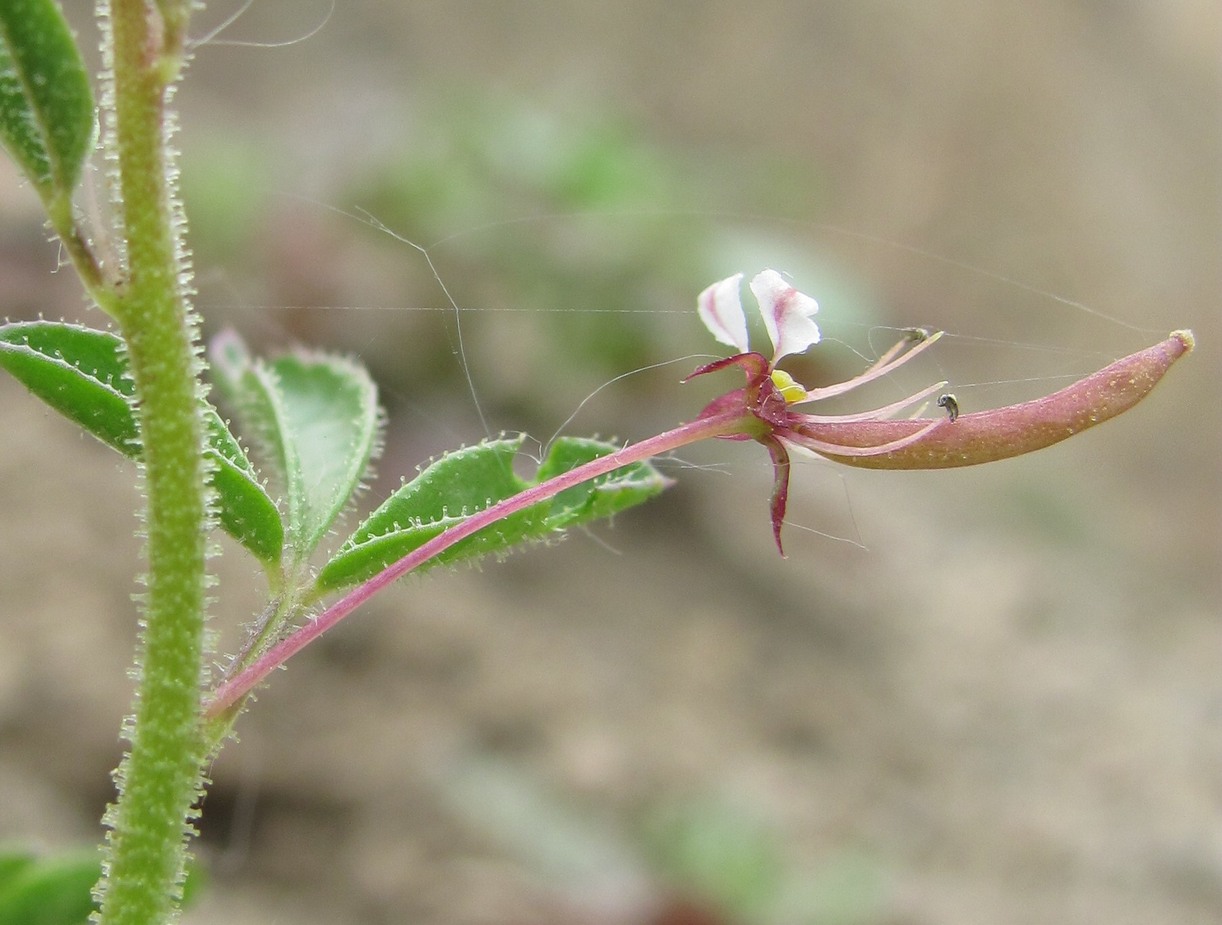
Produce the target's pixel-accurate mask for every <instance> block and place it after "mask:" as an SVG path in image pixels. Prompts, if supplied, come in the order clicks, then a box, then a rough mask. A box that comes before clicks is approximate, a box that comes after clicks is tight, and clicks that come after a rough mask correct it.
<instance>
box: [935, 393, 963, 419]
mask: <svg viewBox="0 0 1222 925" xmlns="http://www.w3.org/2000/svg"><path fill="white" fill-rule="evenodd" d="M938 407H939V408H945V409H946V414H947V416H948V417H949V418H950V419H951V420H952V421H953V420H954V419H955V418H957V417H958V416H959V400H958V399H957V398H955V396H954V395H952V394H951V393H950V392H947V393H946V394H945V395H941V396H939V397H938Z"/></svg>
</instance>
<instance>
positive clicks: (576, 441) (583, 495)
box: [535, 437, 670, 530]
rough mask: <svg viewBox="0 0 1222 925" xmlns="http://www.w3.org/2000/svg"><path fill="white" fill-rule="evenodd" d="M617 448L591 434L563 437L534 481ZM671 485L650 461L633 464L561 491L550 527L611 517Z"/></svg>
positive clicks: (560, 528)
mask: <svg viewBox="0 0 1222 925" xmlns="http://www.w3.org/2000/svg"><path fill="white" fill-rule="evenodd" d="M618 449H619V446H618V445H616V444H613V443H607V442H606V441H603V440H593V439H591V438H589V437H560V438H558V439H557V440H556V441H555V442H554V443H552V445H551V448H550V449H549V451H548V454H547V458H546V459H545V460H543V463H542V465H540V466H539V471H538V472H537V473H536V474H535V484H542V483H543V482H546V481H547V480H548V479H550V478H553V477H555V476H557V475H560V474H562V473H564V472H568V471H569V470H571V469H576V468H577V467H578V466H581V465H584V464H585V463H588V462H591V461H593V460H595V459H600V458H601V457H603V456H606V455H607V454H608V453H614V452H615V451H616V450H618ZM668 484H670V483H669V481H668V480H667V479H666V478H665V477H664V476H663V475H662V474H661V473H659V472H658V470H657V469H655V468H654V467H653V466H651V465H650V464H649V463H646V462H638V463H632V464H630V465H627V466H624V467H623V468H621V469H616V470H614V471H613V472H609V473H607V474H606V475H600V476H599V477H598V478H596V479H591V480H590V481H588V482H582V483H581V484H580V485H574V486H573V487H572V488H568V489H565V490H564V491H562V492H561V493H560V494H558V495H557V496H556V497H555V498H554V499H553V501H552V510H551V512H550V514H549V515H548V520H547V523H548V526H549V527H550V528H551V529H553V530H563V529H566V528H568V527H574V526H577V525H578V524H583V523H587V522H589V521H591V520H598V519H600V518H602V517H610V516H612V515H613V514H617V513H619V512H620V511H622V510H625V509H626V508H630V507H635V506H636V505H638V504H641V503H642V502H644V501H648V500H649V499H650V498H652V497H653V496H654V495H656V494H658V493H659V492H661V491H662V490H663V489H665V488H666V486H667V485H668Z"/></svg>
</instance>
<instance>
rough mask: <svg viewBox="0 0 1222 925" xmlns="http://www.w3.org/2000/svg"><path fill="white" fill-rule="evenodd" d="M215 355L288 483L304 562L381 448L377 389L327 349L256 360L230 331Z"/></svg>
mask: <svg viewBox="0 0 1222 925" xmlns="http://www.w3.org/2000/svg"><path fill="white" fill-rule="evenodd" d="M210 355H211V358H212V361H213V368H214V370H215V371H216V372H217V374H218V377H219V384H220V386H221V388H222V390H223V391H224V392H225V393H226V395H227V396H228V397H229V398H230V399H231V400H232V401H233V403H234V405H235V407H236V409H237V411H238V414H239V415H240V417H241V418H242V423H243V425H244V426H245V428H246V430H247V432H248V434H249V436H250V439H252V440H253V441H255V442H256V444H257V446H258V447H259V449H260V450H261V451H262V456H263V457H265V462H266V464H267V465H269V466H270V467H272V469H274V471H275V473H276V478H277V480H278V481H279V483H280V484H281V486H282V487H283V489H284V493H285V498H286V505H287V509H288V510H287V533H288V545H289V547H290V548H291V549H292V550H293V556H294V559H295V561H296V562H299V563H300V562H304V561H305V560H306V559H307V558H308V557H309V555H310V554H311V553H312V552H313V551H314V549H315V548H316V547H317V546H318V544H319V542H320V541H321V540H322V538H323V537H324V536H325V535H326V533H327V531H328V530H329V529H330V528H331V525H332V524H333V523H334V522H335V520H336V518H337V517H339V515H340V514H341V513H342V512H343V510H344V508H345V507H346V506H347V505H348V504H349V502H350V501H351V499H352V496H353V495H354V494H355V492H356V491H357V489H358V488H359V487H360V484H361V479H362V478H364V476H365V473H366V471H367V470H368V468H369V465H370V462H371V461H372V460H373V458H374V456H375V455H376V453H377V450H378V448H379V437H380V431H381V426H380V425H381V414H380V412H379V410H378V393H377V387H376V386H375V385H374V384H373V380H371V379H370V378H369V374H368V373H367V372H366V371H365V369H364V367H362V366H361V365H360V364H358V363H356V362H354V361H352V360H349V359H346V358H344V357H338V356H330V355H323V354H311V353H297V354H287V355H285V356H281V357H277V358H275V359H273V360H260V359H254V358H252V357H251V356H250V354H249V353H248V352H247V350H246V347H245V345H244V344H243V343H242V341H241V339H240V338H239V337H238V336H237V334H235V333H234V332H232V331H226V332H223V333H221V334H220V335H218V336H217V337H216V338H215V339H214V340H213V342H212V345H211V348H210Z"/></svg>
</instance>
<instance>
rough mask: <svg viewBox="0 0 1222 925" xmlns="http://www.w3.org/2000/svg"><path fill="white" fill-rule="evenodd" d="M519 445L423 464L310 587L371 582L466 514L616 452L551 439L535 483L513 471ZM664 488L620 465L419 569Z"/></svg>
mask: <svg viewBox="0 0 1222 925" xmlns="http://www.w3.org/2000/svg"><path fill="white" fill-rule="evenodd" d="M522 441H523V438H522V437H514V438H503V439H500V440H491V441H486V442H484V443H480V444H478V445H476V446H472V447H466V448H464V449H461V450H457V451H455V452H453V453H447V454H446V455H445V456H443V457H441V458H440V459H438V460H437V461H435V462H433V463H432V464H430V465H429V466H428V467H426V468H425V469H424V470H423V471H422V472H421V473H420V475H418V476H417V477H416V478H414V479H412V481H410V482H408V483H407V484H405V485H404V486H403V487H401V488H400V489H399V490H398V491H397V492H395V493H394V495H392V496H391V497H390V498H389V499H388V500H387V501H386V502H385V503H384V504H383V505H382V506H381V507H380V508H378V510H377V511H375V512H374V513H373V514H372V515H370V517H369V519H368V520H366V521H365V522H364V523H363V524H361V526H360V527H359V528H358V529H357V531H356V532H355V533H354V534H353V535H352V536H351V537H350V538H349V539H348V540H347V541H346V542H345V543H344V545H343V546H342V547H341V548H340V550H339V552H338V553H336V555H335V557H334V558H333V559H332V560H331V561H330V562H328V563H327V564H326V566H324V567H323V569H322V571H321V572H320V573H319V575H318V580H317V582H316V585H315V587H316V589H317V590H318V591H319V592H320V593H325V592H327V591H333V590H336V589H338V588H342V587H346V586H348V585H353V584H357V583H358V582H361V581H364V580H366V579H368V578H371V577H373V576H374V575H376V574H377V573H378V572H380V571H382V570H383V569H384V568H386V567H387V566H389V565H391V564H392V563H394V562H397V561H398V560H399V559H401V558H403V557H404V556H405V555H407V554H408V553H410V552H411V551H412V550H414V549H416V548H418V547H419V546H421V545H423V544H424V543H426V542H428V541H429V540H431V539H432V538H433V537H435V536H437V535H438V534H440V533H441V532H442V531H444V530H446V529H448V528H449V527H451V526H454V525H455V524H458V523H461V522H462V521H463V520H465V519H466V518H467V517H469V516H471V515H472V514H474V513H477V512H478V511H481V510H483V509H484V508H487V507H490V506H491V505H493V504H496V503H498V502H500V501H504V500H505V499H507V498H511V497H513V496H514V495H516V494H518V493H520V492H522V491H525V490H526V489H527V488H530V487H532V485H537V484H540V483H542V482H543V481H545V480H547V479H549V478H551V477H553V476H555V475H559V474H561V473H563V472H567V471H569V470H570V469H572V468H575V467H576V466H579V465H581V464H582V463H585V462H588V461H590V460H591V459H596V458H598V457H600V456H604V455H606V454H607V453H611V452H614V451H615V450H616V449H617V447H616V446H615V445H613V444H608V443H603V442H601V441H597V440H584V439H576V438H564V439H561V440H558V441H556V443H555V444H554V445H553V447H552V449H551V452H550V453H549V455H548V458H547V459H546V460H545V461H544V463H543V465H542V466H540V468H539V470H538V473H537V476H536V478H535V480H534V481H526V480H525V479H522V478H521V477H519V476H518V475H516V474H515V473H514V470H513V461H514V457H515V456H517V454H518V451H519V450H520V449H521V447H522ZM666 485H667V481H666V479H665V478H663V477H662V476H661V475H660V474H659V473H658V472H657V470H655V469H654V468H653V467H652V466H650V465H649V464H647V463H634V464H632V465H629V466H625V467H623V468H622V469H618V470H616V471H615V472H612V473H609V474H607V475H605V476H601V477H600V478H597V479H593V480H591V481H590V482H586V483H583V484H581V485H578V486H576V487H574V488H570V489H568V490H566V491H564V492H561V493H560V494H559V495H558V496H557V497H556V498H554V499H552V500H551V501H546V502H540V503H539V504H536V505H533V506H532V507H529V508H525V509H524V510H522V511H518V512H517V513H515V514H512V515H510V516H509V517H506V518H505V519H503V520H500V521H497V522H496V523H495V524H491V525H490V526H488V527H486V528H484V529H483V530H481V531H479V532H478V533H476V534H474V535H473V536H471V537H468V538H467V539H465V540H462V541H461V542H458V543H455V544H454V545H453V546H452V547H450V548H449V549H447V550H446V551H445V552H443V553H441V554H440V555H438V556H436V557H435V558H433V559H430V560H429V561H428V562H427V563H426V564H425V565H424V566H422V568H431V567H432V566H434V565H439V564H442V563H451V562H457V561H459V560H461V559H468V558H473V557H476V556H483V555H487V554H489V553H501V552H507V551H508V550H509V549H510V548H511V547H513V546H515V545H517V544H519V543H522V542H526V541H529V540H536V541H537V540H545V539H549V538H552V537H554V536H555V535H556V534H557V533H558V532H559V531H562V530H564V529H565V528H567V527H571V526H574V525H576V524H580V523H585V522H587V521H589V520H593V519H595V518H598V517H608V516H610V515H612V514H614V513H616V512H617V511H620V510H623V509H625V508H627V507H631V506H632V505H635V504H639V503H641V502H642V501H644V500H646V499H647V498H650V497H652V496H653V495H656V494H657V493H658V492H660V491H661V490H662V489H664V488H665V487H666Z"/></svg>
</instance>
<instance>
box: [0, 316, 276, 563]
mask: <svg viewBox="0 0 1222 925" xmlns="http://www.w3.org/2000/svg"><path fill="white" fill-rule="evenodd" d="M0 366H3V367H4V368H5V369H7V370H8V371H9V372H10V373H12V374H13V376H15V377H16V378H17V379H18V380H20V381H21V382H22V384H24V385H25V387H26V388H28V389H29V390H30V391H31V392H33V393H34V394H35V395H37V396H38V397H39V398H41V399H42V400H43V401H45V402H46V403H47V404H48V405H50V406H51V407H52V408H54V409H55V410H56V411H58V412H60V413H61V414H63V415H64V416H65V417H67V418H70V419H71V420H73V421H75V422H76V423H77V424H79V425H80V426H81V427H83V428H85V430H87V431H89V432H90V433H91V434H93V435H94V436H95V437H97V438H98V439H99V440H101V441H103V442H104V443H107V444H109V445H110V446H112V447H114V448H115V449H116V450H118V451H119V452H120V453H122V454H123V455H124V456H128V457H130V458H132V459H137V458H139V456H140V440H139V434H138V428H137V425H136V418H135V415H134V414H133V413H132V401H133V398H134V396H135V391H136V388H135V383H134V382H133V381H132V378H131V375H130V373H129V372H128V366H127V356H126V352H125V350H124V347H123V341H122V339H121V338H119V337H118V336H116V335H114V334H111V333H109V332H107V331H94V330H92V329H90V328H85V327H81V326H79V325H72V324H63V323H59V322H53V321H26V322H12V323H10V324H6V325H0ZM206 424H207V428H208V443H209V446H208V450H207V452H208V454H209V456H210V457H211V459H212V460H213V463H214V468H213V476H212V484H213V487H214V488H215V489H216V492H217V500H218V508H219V509H218V516H219V519H220V522H221V526H222V527H223V528H224V529H225V531H226V532H227V533H229V534H230V535H231V536H233V538H234V539H236V540H237V541H238V542H240V543H241V544H242V545H243V546H245V547H246V548H247V549H248V550H250V551H251V552H252V553H253V554H254V555H255V556H257V557H258V558H259V559H260V560H261V561H262V562H264V563H266V564H272V563H275V562H278V561H279V559H280V552H281V548H282V546H283V544H284V527H283V525H282V524H281V522H280V514H279V512H278V511H277V510H276V505H275V504H274V503H273V502H272V500H271V498H269V497H268V496H267V492H265V491H264V490H263V487H262V486H261V485H260V484H259V481H258V478H257V476H256V474H255V471H254V469H253V467H252V466H251V464H250V460H249V459H247V458H246V454H245V452H243V450H242V447H241V446H240V445H239V444H238V442H237V440H235V439H234V437H233V435H232V434H231V433H230V432H229V429H228V428H227V427H226V426H225V424H224V422H223V421H222V420H221V419H220V416H219V415H217V413H216V411H215V410H214V409H212V408H209V409H208V410H207V412H206Z"/></svg>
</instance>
